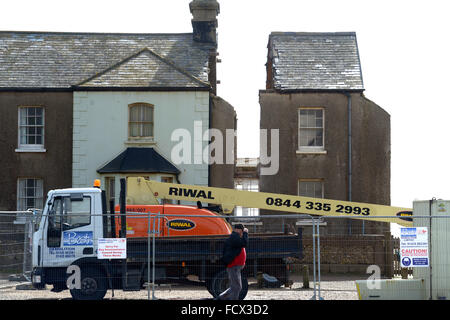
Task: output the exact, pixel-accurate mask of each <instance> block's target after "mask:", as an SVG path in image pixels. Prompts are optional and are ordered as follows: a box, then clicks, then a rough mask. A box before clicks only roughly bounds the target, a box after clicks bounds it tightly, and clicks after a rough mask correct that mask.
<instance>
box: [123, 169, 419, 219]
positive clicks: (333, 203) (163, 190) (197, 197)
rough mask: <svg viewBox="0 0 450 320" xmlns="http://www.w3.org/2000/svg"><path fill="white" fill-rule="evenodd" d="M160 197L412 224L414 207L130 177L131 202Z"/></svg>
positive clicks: (149, 201) (226, 207) (226, 208)
mask: <svg viewBox="0 0 450 320" xmlns="http://www.w3.org/2000/svg"><path fill="white" fill-rule="evenodd" d="M158 198H160V199H172V200H183V201H193V202H197V201H200V202H207V203H210V204H216V205H221V207H222V210H223V211H224V213H231V212H232V210H233V208H234V207H236V206H242V207H246V208H259V209H268V210H276V211H283V212H290V213H297V214H309V215H322V216H345V217H347V218H355V219H365V220H370V221H381V222H389V223H398V224H400V225H402V226H406V227H411V226H412V218H411V216H412V209H409V208H401V207H391V206H386V205H379V204H369V203H361V202H350V201H340V200H330V199H323V198H310V197H302V196H295V195H287V194H277V193H267V192H252V191H243V190H235V189H228V188H216V187H205V186H194V185H186V184H174V183H165V182H157V181H152V180H146V179H144V178H142V177H129V178H127V203H129V204H158V200H157V199H158Z"/></svg>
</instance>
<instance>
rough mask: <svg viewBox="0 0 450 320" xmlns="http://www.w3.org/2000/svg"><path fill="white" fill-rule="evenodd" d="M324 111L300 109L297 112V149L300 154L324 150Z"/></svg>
mask: <svg viewBox="0 0 450 320" xmlns="http://www.w3.org/2000/svg"><path fill="white" fill-rule="evenodd" d="M324 125H325V117H324V109H323V108H300V109H299V110H298V149H299V151H302V152H320V151H323V150H324V144H325V139H324Z"/></svg>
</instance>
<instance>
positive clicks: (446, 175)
mask: <svg viewBox="0 0 450 320" xmlns="http://www.w3.org/2000/svg"><path fill="white" fill-rule="evenodd" d="M189 2H190V0H161V1H155V0H147V1H143V0H140V1H138V0H128V1H113V0H108V1H103V0H90V1H86V0H78V1H70V2H69V1H51V0H40V1H37V0H33V1H25V0H14V1H7V2H6V1H2V3H1V12H0V30H14V31H20V30H22V31H25V30H26V31H70V32H136V33H171V32H175V33H178V32H180V33H186V32H192V26H191V17H192V16H191V14H190V12H189ZM219 2H220V14H219V16H218V20H219V28H218V33H219V52H220V56H219V58H221V59H222V63H221V64H219V65H218V79H219V80H220V81H221V84H220V85H219V88H218V95H219V96H221V97H222V98H224V99H225V100H227V101H228V102H229V103H231V104H232V105H233V106H234V108H235V110H236V112H237V116H238V156H239V157H257V156H258V155H259V145H258V143H256V141H259V102H258V93H259V90H260V89H265V80H266V75H265V63H266V56H267V41H268V36H269V34H270V32H272V31H292V32H302V31H305V32H338V31H355V32H356V35H357V40H358V46H359V54H360V59H361V64H362V72H363V80H364V86H365V89H366V91H365V95H366V97H367V98H369V99H370V100H372V101H374V102H375V103H377V104H378V105H379V106H381V107H382V108H383V109H384V110H386V111H387V112H388V113H389V114H390V115H391V143H392V145H391V150H392V157H391V159H392V162H391V204H392V205H393V206H402V207H412V202H413V200H415V199H419V200H428V199H431V198H432V197H436V198H443V199H450V188H449V187H448V185H449V183H450V168H449V167H450V161H449V159H448V158H449V154H450V151H449V150H450V145H449V143H448V138H449V136H450V134H449V133H450V129H449V128H450V125H449V124H450V121H449V119H448V116H449V115H450V110H449V109H450V103H449V99H448V98H446V96H447V94H446V93H447V91H448V88H447V87H448V85H449V84H450V82H449V80H448V76H449V74H450V62H449V58H450V54H449V49H448V45H447V43H448V42H449V40H448V39H449V30H450V23H449V19H450V18H449V16H448V12H449V10H448V8H447V6H446V2H448V1H444V0H443V1H439V0H429V1H426V2H425V1H415V0H409V1H404V0H377V1H356V0H339V1H336V0H314V1H300V0H277V1H273V0H219ZM446 89H447V90H446ZM343 152H346V151H344V150H343Z"/></svg>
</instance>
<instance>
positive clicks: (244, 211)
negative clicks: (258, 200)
mask: <svg viewBox="0 0 450 320" xmlns="http://www.w3.org/2000/svg"><path fill="white" fill-rule="evenodd" d="M234 188H235V189H237V190H244V191H253V192H258V191H259V180H258V179H236V180H235V181H234ZM235 215H236V216H243V217H245V216H251V217H254V216H259V209H258V208H245V207H239V206H237V207H236V210H235Z"/></svg>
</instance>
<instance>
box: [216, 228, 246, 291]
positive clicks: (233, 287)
mask: <svg viewBox="0 0 450 320" xmlns="http://www.w3.org/2000/svg"><path fill="white" fill-rule="evenodd" d="M247 244H248V229H247V228H245V227H244V225H242V224H236V225H235V226H234V230H233V232H232V233H231V235H230V237H229V238H228V239H227V240H226V241H225V246H224V249H223V257H222V261H223V262H224V263H225V264H226V266H227V274H228V280H229V283H230V284H229V288H228V289H227V290H225V291H224V292H222V293H221V294H220V295H219V297H218V298H217V299H218V300H238V299H239V293H240V292H241V289H242V281H241V271H242V269H244V266H245V260H246V257H247V253H246V251H245V247H246V246H247Z"/></svg>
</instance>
